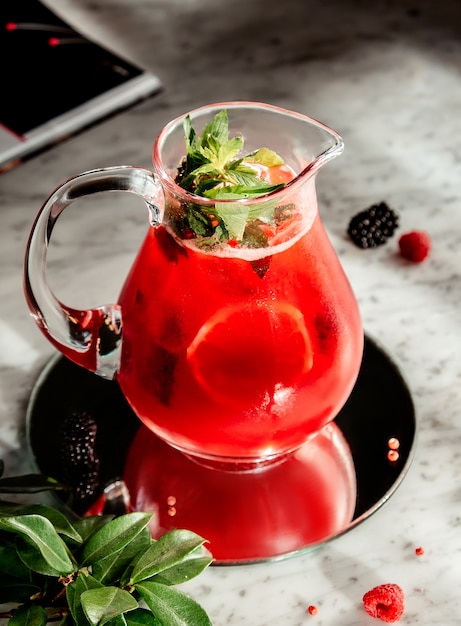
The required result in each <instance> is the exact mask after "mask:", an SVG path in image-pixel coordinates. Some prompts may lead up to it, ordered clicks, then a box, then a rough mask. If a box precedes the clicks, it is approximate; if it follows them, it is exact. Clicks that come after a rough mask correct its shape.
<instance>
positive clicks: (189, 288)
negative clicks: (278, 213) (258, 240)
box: [118, 213, 363, 460]
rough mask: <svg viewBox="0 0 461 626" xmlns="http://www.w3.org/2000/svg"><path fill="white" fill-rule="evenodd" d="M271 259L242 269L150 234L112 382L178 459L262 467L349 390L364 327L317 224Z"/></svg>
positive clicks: (240, 263)
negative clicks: (257, 463)
mask: <svg viewBox="0 0 461 626" xmlns="http://www.w3.org/2000/svg"><path fill="white" fill-rule="evenodd" d="M277 250H278V251H277V252H276V253H274V254H272V255H270V254H269V255H268V249H263V250H261V257H260V258H259V259H256V258H254V257H253V260H251V261H250V260H247V259H245V258H238V257H236V256H233V257H227V256H222V255H216V254H214V253H213V252H203V251H200V250H198V249H194V247H192V246H184V245H182V243H180V242H179V241H177V240H176V238H175V237H174V236H173V235H172V234H171V233H170V232H169V231H168V230H167V228H166V227H164V226H160V227H157V228H150V229H149V231H148V233H147V236H146V238H145V240H144V243H143V246H142V248H141V250H140V252H139V254H138V257H137V260H136V261H135V263H134V265H133V267H132V270H131V273H130V275H129V276H128V279H127V281H126V283H125V287H124V288H123V290H122V293H121V295H120V299H119V302H120V304H121V306H122V310H123V313H124V317H123V322H124V327H123V333H124V334H123V351H122V366H121V368H120V372H119V374H118V381H119V383H120V386H121V388H122V391H123V393H124V394H125V396H126V398H127V399H128V401H129V402H130V404H131V406H132V407H133V409H134V411H135V413H136V414H137V415H138V416H139V418H140V419H141V420H142V421H143V422H144V423H145V424H146V425H147V426H148V427H149V428H151V429H152V430H153V431H154V432H155V433H156V434H157V435H158V436H160V437H161V438H163V439H165V440H166V441H167V442H169V443H170V444H172V445H174V446H175V447H177V448H178V449H180V450H183V451H185V452H188V453H190V454H196V455H198V456H201V457H204V458H210V459H214V458H224V459H229V460H242V459H243V460H245V459H254V460H256V459H260V458H261V457H263V458H268V459H269V458H271V457H272V456H275V455H278V454H281V453H284V452H289V451H291V450H293V449H296V448H297V447H299V446H300V445H302V444H303V443H304V442H306V441H307V440H308V439H309V437H310V436H311V435H312V434H313V433H314V432H316V431H317V430H318V429H320V428H321V427H322V426H323V425H325V424H326V423H327V422H329V421H330V420H331V419H333V418H334V417H335V415H336V414H337V413H338V411H339V410H340V409H341V407H342V406H343V404H344V402H345V401H346V399H347V397H348V396H349V394H350V392H351V390H352V387H353V385H354V383H355V379H356V376H357V373H358V370H359V367H360V364H361V359H362V347H363V331H362V326H361V320H360V315H359V311H358V308H357V304H356V300H355V297H354V295H353V293H352V291H351V287H350V285H349V282H348V280H347V279H346V277H345V275H344V272H343V270H342V267H341V266H340V264H339V261H338V259H337V256H336V254H335V252H334V250H333V248H332V246H331V244H330V242H329V239H328V237H327V235H326V233H325V231H324V228H323V226H322V223H321V221H320V218H319V216H318V214H317V213H316V214H315V218H314V219H313V222H312V225H311V226H310V228H309V229H308V230H307V232H305V234H303V235H302V236H301V237H300V238H298V239H297V240H296V241H295V242H294V243H292V244H291V245H290V243H287V246H286V247H282V248H280V247H278V248H277ZM263 255H266V256H263ZM242 256H244V254H242Z"/></svg>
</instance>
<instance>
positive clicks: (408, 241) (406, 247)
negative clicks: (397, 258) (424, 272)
mask: <svg viewBox="0 0 461 626" xmlns="http://www.w3.org/2000/svg"><path fill="white" fill-rule="evenodd" d="M399 248H400V254H401V255H402V256H403V258H404V259H407V260H408V261H412V262H413V263H421V262H422V261H424V259H425V258H426V257H427V256H428V255H429V252H430V249H431V238H430V237H429V235H428V234H427V233H426V232H424V231H422V230H413V231H412V232H410V233H405V234H404V235H402V236H401V237H400V239H399Z"/></svg>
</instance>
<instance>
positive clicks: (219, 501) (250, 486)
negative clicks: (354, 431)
mask: <svg viewBox="0 0 461 626" xmlns="http://www.w3.org/2000/svg"><path fill="white" fill-rule="evenodd" d="M124 480H125V483H126V485H127V488H128V492H129V493H130V497H131V507H132V509H133V510H138V511H149V512H151V513H153V519H152V522H151V526H150V528H151V532H152V535H153V536H154V538H158V537H160V536H161V535H163V534H164V533H165V532H167V531H169V530H172V529H173V528H186V529H189V530H193V531H194V532H196V533H197V534H199V535H200V536H201V537H203V538H204V539H206V540H207V542H208V543H207V547H208V549H209V550H210V552H211V553H212V555H213V557H214V559H215V562H216V563H223V564H225V563H229V564H232V563H235V562H238V563H242V562H245V561H251V562H254V561H259V560H268V559H276V558H278V557H280V556H282V555H284V556H286V555H287V554H289V553H291V552H293V553H296V552H298V551H299V550H301V549H305V548H306V547H308V546H315V545H316V544H319V543H321V542H322V541H324V540H325V539H326V538H328V537H331V536H334V535H337V534H338V533H339V532H341V530H343V529H344V528H345V527H347V525H348V524H349V523H350V522H351V520H352V517H353V514H354V510H355V504H356V477H355V470H354V463H353V460H352V456H351V453H350V449H349V446H348V444H347V442H346V440H345V438H344V437H343V435H342V433H341V431H340V430H339V428H338V427H337V426H336V425H335V424H330V425H328V426H326V427H325V428H324V429H323V430H322V431H321V432H320V433H318V434H317V435H316V436H315V437H314V438H313V439H312V440H311V441H309V443H307V444H305V445H304V446H303V447H302V448H300V449H299V450H297V451H296V452H294V453H292V454H291V455H289V456H288V457H287V458H286V460H285V461H284V462H283V463H277V464H272V465H269V466H266V467H264V468H261V469H260V470H259V471H257V472H248V471H244V472H235V471H233V472H228V471H220V470H219V469H216V468H214V469H212V468H210V467H207V466H204V465H201V464H198V463H196V462H195V461H194V460H191V459H190V458H188V457H186V456H185V455H183V454H182V453H180V452H178V451H177V450H175V449H173V448H171V447H170V446H169V445H167V444H165V443H164V442H163V441H161V440H159V439H158V438H157V437H156V436H155V435H154V434H153V433H151V432H150V431H149V430H148V429H147V428H145V427H142V428H141V429H140V431H139V432H138V433H137V435H136V437H135V439H134V441H133V443H132V445H131V447H130V450H129V453H128V457H127V462H126V466H125V474H124Z"/></svg>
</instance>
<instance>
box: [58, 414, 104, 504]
mask: <svg viewBox="0 0 461 626" xmlns="http://www.w3.org/2000/svg"><path fill="white" fill-rule="evenodd" d="M96 435H97V424H96V422H95V420H94V419H93V417H92V416H91V415H90V414H89V413H87V412H80V413H78V412H76V413H72V414H71V415H70V416H68V417H67V418H66V419H65V420H64V422H63V425H62V430H61V465H62V481H63V483H64V484H66V485H67V486H68V487H69V489H70V491H71V494H72V497H73V504H72V506H73V508H74V510H75V511H76V512H77V513H80V512H84V511H85V509H86V508H87V507H88V505H89V504H90V503H91V502H92V501H93V500H94V499H95V497H96V496H97V495H98V494H99V488H100V484H99V465H100V461H99V457H98V454H97V451H96Z"/></svg>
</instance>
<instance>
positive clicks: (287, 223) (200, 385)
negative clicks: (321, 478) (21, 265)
mask: <svg viewBox="0 0 461 626" xmlns="http://www.w3.org/2000/svg"><path fill="white" fill-rule="evenodd" d="M220 111H226V112H227V116H228V128H229V136H231V137H233V136H239V137H241V138H243V140H244V146H245V154H253V155H254V154H255V152H257V151H258V149H260V148H261V147H266V146H267V147H268V148H269V149H271V150H273V151H275V152H276V153H277V154H278V155H281V156H282V157H283V161H284V163H283V165H277V166H272V167H274V168H276V169H273V170H272V171H271V177H272V178H271V182H273V183H274V184H275V189H273V190H272V191H271V192H270V193H267V194H265V195H260V196H258V197H243V198H242V197H239V198H233V197H222V196H221V197H216V198H210V197H203V196H202V195H196V194H195V193H194V192H192V191H190V190H187V189H184V187H183V186H181V180H180V173H181V167H182V163H183V157H184V155H185V128H187V126H185V124H186V125H187V124H188V123H189V124H190V123H191V124H192V125H193V128H194V130H195V132H196V133H197V136H198V135H200V134H201V133H202V132H203V131H204V129H206V128H207V125H208V124H209V123H210V122H211V120H213V119H214V118H215V116H216V114H217V113H218V112H220ZM186 135H187V133H186ZM189 139H190V137H189ZM342 150H343V142H342V140H341V138H340V137H339V136H338V134H337V133H335V132H334V131H332V130H331V129H329V128H327V127H326V126H324V125H323V124H321V123H319V122H317V121H315V120H313V119H310V118H308V117H306V116H304V115H301V114H299V113H295V112H291V111H287V110H283V109H281V108H278V107H275V106H270V105H267V104H261V103H252V102H225V103H218V104H213V105H210V106H204V107H201V108H199V109H196V110H195V111H192V112H190V113H189V114H188V115H187V116H185V115H184V116H181V117H179V118H177V119H175V120H173V121H172V122H170V123H169V124H167V125H166V126H165V128H164V129H163V130H162V131H161V132H160V134H159V135H158V137H157V139H156V141H155V145H154V148H153V166H154V167H153V171H152V172H151V171H147V170H146V169H143V168H139V167H129V166H120V167H112V168H105V169H98V170H94V171H88V172H84V173H82V174H79V175H77V176H75V177H73V178H71V179H70V180H68V181H66V182H64V183H63V184H62V185H61V186H59V187H58V188H57V189H56V190H55V191H54V192H53V193H52V194H51V195H50V197H49V198H48V200H47V201H46V202H45V203H44V205H43V207H42V208H41V210H40V212H39V214H38V216H37V218H36V221H35V223H34V225H33V227H32V231H31V235H30V239H29V242H28V245H27V251H26V258H25V270H24V284H25V293H26V298H27V302H28V305H29V308H30V311H31V313H32V316H33V318H34V320H35V322H36V324H37V325H38V327H39V328H40V330H41V331H42V332H43V334H44V335H45V336H46V337H47V338H48V340H49V341H50V342H51V343H52V344H53V345H54V346H55V347H56V348H57V349H58V350H59V351H61V352H62V353H63V354H64V355H65V356H66V357H68V358H69V359H71V360H72V361H74V362H75V363H77V364H79V365H81V366H82V367H84V368H87V369H89V370H91V371H92V372H95V373H96V374H98V375H100V376H103V377H107V378H115V379H116V380H117V381H118V384H119V385H120V387H121V389H122V392H123V394H124V395H125V397H126V398H127V400H128V402H129V404H130V405H131V407H132V408H133V411H134V412H135V414H136V415H137V416H138V417H139V419H140V420H141V421H142V422H143V423H144V424H145V425H146V426H147V427H148V428H149V429H150V430H151V431H153V433H155V435H156V436H158V437H159V438H160V439H161V440H163V441H164V442H166V443H167V444H169V445H170V446H172V447H173V448H175V449H176V450H179V451H180V452H183V453H185V454H186V455H187V456H189V457H191V458H193V459H195V460H197V461H199V462H201V463H204V464H205V465H208V466H213V465H214V464H215V465H216V467H220V468H222V467H225V468H228V469H233V470H239V469H242V470H245V471H248V470H249V469H253V468H258V467H262V466H265V465H270V464H271V463H275V462H277V461H280V460H282V459H284V458H286V457H287V455H289V454H290V453H292V452H293V451H295V450H297V449H299V448H300V447H301V446H303V445H304V444H305V443H306V442H308V441H309V439H311V438H312V437H313V436H314V435H315V434H316V433H318V432H319V431H320V430H321V429H322V428H323V427H324V426H325V425H326V424H328V423H329V422H331V421H332V420H333V419H334V417H335V416H336V415H337V413H338V412H339V410H340V409H341V407H342V406H343V404H344V403H345V401H346V399H347V398H348V396H349V394H350V392H351V390H352V388H353V385H354V383H355V380H356V377H357V374H358V372H359V368H360V364H361V359H362V349H363V331H362V326H361V320H360V314H359V310H358V306H357V302H356V299H355V297H354V294H353V292H352V290H351V286H350V284H349V282H348V279H347V277H346V276H345V273H344V271H343V269H342V267H341V265H340V263H339V260H338V258H337V256H336V254H335V251H334V249H333V247H332V245H331V243H330V241H329V239H328V237H327V234H326V232H325V230H324V227H323V225H322V222H321V219H320V216H319V212H318V207H317V198H316V189H315V179H316V174H317V173H318V171H319V170H320V168H321V167H322V166H323V165H324V164H325V163H327V162H328V161H330V160H331V159H333V158H334V157H336V156H337V155H339V154H340V153H341V152H342ZM250 166H252V167H254V168H256V169H257V168H258V167H260V166H259V164H258V162H257V161H253V162H252V164H251V163H250ZM269 169H270V168H269ZM109 190H121V191H129V192H131V193H133V194H137V195H138V196H140V197H141V198H142V199H143V200H144V202H145V204H146V206H147V209H148V217H149V224H148V227H147V233H146V235H145V239H144V241H143V243H142V245H141V248H140V250H139V252H138V254H137V257H136V259H135V261H134V263H133V266H132V268H131V271H130V272H129V275H128V276H127V278H126V280H125V283H124V285H123V287H122V289H121V293H120V297H119V299H118V302H117V303H116V304H110V305H104V306H100V307H98V308H94V309H91V310H77V309H74V308H71V307H69V306H66V305H65V304H64V303H62V302H60V301H59V300H58V299H57V298H56V297H55V296H54V294H53V293H52V291H51V290H50V288H49V286H48V284H47V278H46V261H47V248H48V245H49V242H50V238H51V235H52V232H53V227H54V225H55V222H56V220H57V219H58V217H59V216H60V214H61V213H62V211H63V210H64V209H65V208H66V207H67V206H68V205H70V204H71V203H72V202H74V201H75V200H77V199H78V198H81V197H83V196H88V195H90V194H94V193H100V192H103V191H109ZM224 195H225V194H224Z"/></svg>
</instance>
